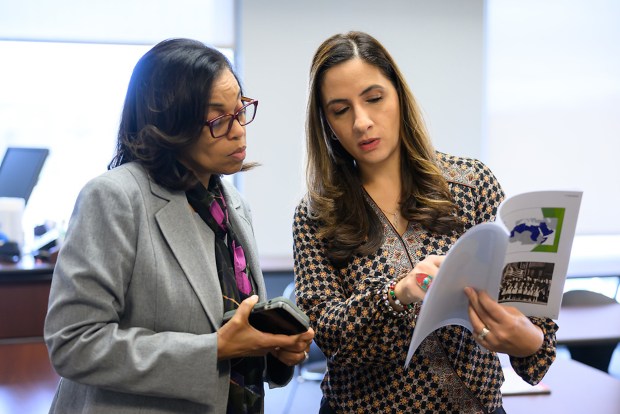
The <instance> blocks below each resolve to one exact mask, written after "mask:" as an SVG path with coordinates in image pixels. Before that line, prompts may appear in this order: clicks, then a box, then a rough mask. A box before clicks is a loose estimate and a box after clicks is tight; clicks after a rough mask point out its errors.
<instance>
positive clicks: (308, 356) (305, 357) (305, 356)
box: [304, 351, 310, 361]
mask: <svg viewBox="0 0 620 414" xmlns="http://www.w3.org/2000/svg"><path fill="white" fill-rule="evenodd" d="M308 358H310V355H308V353H307V352H306V351H304V361H307V360H308Z"/></svg>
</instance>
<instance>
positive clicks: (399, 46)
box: [237, 0, 484, 267]
mask: <svg viewBox="0 0 620 414" xmlns="http://www.w3.org/2000/svg"><path fill="white" fill-rule="evenodd" d="M238 5H239V7H240V10H239V11H240V19H241V21H240V27H241V31H240V36H239V38H238V41H239V46H240V52H241V54H240V56H239V57H238V58H237V61H238V62H239V63H241V64H242V68H241V75H242V78H243V82H244V86H245V91H246V93H247V94H249V95H250V96H251V97H253V98H256V99H259V101H260V103H259V108H258V113H257V118H256V120H255V121H254V123H252V124H251V125H250V126H249V127H248V132H247V134H248V155H249V157H248V159H251V160H255V161H258V162H260V163H262V167H259V168H257V169H255V170H253V171H251V172H249V173H245V174H243V177H242V182H243V192H244V194H245V195H246V197H247V199H248V200H249V202H250V203H251V205H252V210H253V216H254V226H255V230H256V236H257V239H258V245H259V248H260V251H261V254H262V256H263V258H264V262H265V263H267V266H268V267H269V263H272V260H273V259H282V260H283V261H284V263H285V264H290V262H291V257H292V243H293V241H292V218H293V213H294V208H295V206H296V204H297V202H298V201H299V199H300V198H301V197H302V196H303V193H304V192H305V177H304V168H305V164H304V152H305V146H304V145H305V144H304V121H305V107H306V97H307V84H308V71H309V69H310V60H311V58H312V55H313V53H314V51H315V50H316V48H317V47H318V46H319V44H320V43H321V42H322V41H323V40H325V39H326V38H327V37H329V36H331V35H332V34H335V33H339V32H345V31H349V30H362V31H366V32H368V33H370V34H372V35H373V36H375V37H376V38H377V39H379V40H380V41H381V42H382V43H383V44H384V45H385V46H386V47H387V49H388V50H389V51H390V53H391V54H392V55H393V56H394V58H395V59H396V61H397V62H398V64H399V66H400V69H401V70H402V71H403V73H404V74H405V76H406V78H407V80H408V82H409V85H410V87H411V88H412V90H413V92H414V94H415V95H416V97H417V99H418V101H419V104H420V105H421V107H422V109H423V110H424V112H425V115H426V118H427V123H428V127H429V130H430V132H431V136H432V138H433V140H434V143H435V146H436V147H437V148H438V149H439V150H442V151H445V152H450V153H454V154H459V155H466V156H473V157H479V156H481V154H482V146H481V145H482V135H483V125H482V118H483V115H482V110H483V92H484V87H483V75H484V73H483V72H484V71H483V46H484V40H483V35H484V33H483V29H484V24H483V18H484V16H483V13H484V1H482V0H476V1H471V0H470V1H461V0H442V1H424V0H395V1H384V2H377V1H375V0H343V1H338V2H334V1H330V0H313V1H282V0H261V1H256V0H240V1H239V2H238Z"/></svg>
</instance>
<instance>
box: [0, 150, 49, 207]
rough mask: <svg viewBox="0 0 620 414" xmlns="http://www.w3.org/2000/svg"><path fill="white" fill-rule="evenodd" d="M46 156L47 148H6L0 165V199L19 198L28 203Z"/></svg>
mask: <svg viewBox="0 0 620 414" xmlns="http://www.w3.org/2000/svg"><path fill="white" fill-rule="evenodd" d="M48 154H49V149H47V148H18V147H9V148H7V149H6V152H5V153H4V158H3V159H2V164H0V197H19V198H23V199H24V203H28V199H29V198H30V194H32V190H33V189H34V186H35V185H36V183H37V180H38V179H39V174H40V173H41V169H42V168H43V164H44V163H45V159H46V158H47V156H48Z"/></svg>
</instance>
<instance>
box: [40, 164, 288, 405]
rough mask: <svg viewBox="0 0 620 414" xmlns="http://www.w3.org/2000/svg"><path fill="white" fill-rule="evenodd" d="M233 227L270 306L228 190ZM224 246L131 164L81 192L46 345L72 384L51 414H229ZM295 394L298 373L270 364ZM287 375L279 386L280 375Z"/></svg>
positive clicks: (251, 243)
mask: <svg viewBox="0 0 620 414" xmlns="http://www.w3.org/2000/svg"><path fill="white" fill-rule="evenodd" d="M224 187H225V188H224V191H225V198H226V202H227V205H228V207H229V217H230V221H231V223H232V225H233V226H234V228H235V231H236V233H237V235H238V237H239V239H240V240H239V241H240V243H241V244H242V245H243V247H244V250H245V252H246V257H247V261H248V264H249V266H250V268H251V272H252V276H253V278H254V284H255V286H256V287H257V289H258V294H259V296H260V299H261V300H264V299H266V291H265V284H264V281H263V277H262V272H261V269H260V266H259V260H258V252H257V248H256V244H255V240H254V236H253V230H252V223H251V219H250V211H249V208H248V206H247V205H246V204H245V203H244V201H243V200H242V199H241V197H240V196H239V194H238V193H237V192H236V190H235V189H234V187H233V186H231V185H229V184H227V183H225V185H224ZM214 251H215V248H214V234H213V232H212V231H211V229H210V228H209V227H208V226H207V225H206V224H205V223H204V222H203V221H202V220H201V219H200V217H199V216H198V215H197V214H196V213H195V212H194V211H193V210H192V209H191V207H190V206H189V204H188V202H187V199H186V197H185V193H184V192H181V191H179V192H171V191H168V190H166V189H165V188H163V187H161V186H159V185H158V184H156V183H155V182H153V181H152V180H151V179H149V177H148V175H147V173H146V171H145V170H144V169H143V168H142V167H141V166H140V165H138V164H135V163H129V164H125V165H123V166H121V167H118V168H115V169H113V170H111V171H108V172H106V173H104V174H103V175H101V176H99V177H97V178H95V179H93V180H92V181H90V182H89V183H88V184H87V185H86V186H85V187H84V189H83V190H82V191H81V193H80V195H79V197H78V200H77V202H76V206H75V210H74V212H73V215H72V217H71V220H70V223H69V228H68V230H67V233H66V236H65V240H64V244H63V246H62V247H61V251H60V254H59V257H58V263H57V264H56V268H55V270H54V276H53V280H52V288H51V293H50V301H49V308H48V313H47V318H46V320H45V332H44V335H45V341H46V344H47V347H48V350H49V354H50V358H51V361H52V364H53V366H54V368H55V369H56V371H57V372H58V373H59V375H60V376H61V377H63V378H62V379H61V381H60V384H59V386H58V390H57V392H56V395H55V397H54V401H53V403H52V407H51V409H50V412H51V413H63V414H64V413H106V414H110V413H224V412H225V411H226V400H227V396H228V384H229V371H230V366H229V362H228V361H218V360H217V334H216V333H215V332H216V331H217V329H218V328H219V327H220V326H221V323H222V315H223V313H224V309H223V305H222V294H221V290H220V285H219V280H218V276H217V270H216V265H215V255H214ZM270 374H272V375H271V378H275V377H277V378H279V380H274V381H275V382H277V383H278V385H285V384H286V383H287V382H288V381H289V380H290V378H291V377H292V374H293V368H292V367H286V366H285V365H283V364H281V363H279V362H278V361H274V360H272V359H271V358H268V363H267V370H266V376H267V378H266V379H267V380H269V377H270ZM276 374H277V375H276Z"/></svg>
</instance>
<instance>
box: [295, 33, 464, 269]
mask: <svg viewBox="0 0 620 414" xmlns="http://www.w3.org/2000/svg"><path fill="white" fill-rule="evenodd" d="M356 58H357V59H361V60H363V61H364V62H366V63H368V64H371V65H373V66H375V67H377V68H379V70H380V71H381V72H382V73H383V74H384V75H385V77H387V78H388V79H389V80H390V82H391V83H392V85H393V86H394V88H395V89H396V91H397V93H398V100H399V106H400V119H401V120H402V122H401V127H400V137H401V155H402V156H401V173H402V174H401V176H402V180H403V183H402V194H401V197H400V200H401V203H400V206H401V214H402V215H403V217H405V218H407V220H409V221H413V222H415V223H418V224H419V225H421V226H423V227H424V228H426V229H427V230H429V231H434V232H439V233H445V234H449V233H450V232H452V231H453V230H456V229H459V228H461V227H462V224H461V223H460V222H459V221H458V219H457V218H456V216H455V212H456V206H455V204H454V201H453V200H452V196H451V193H450V190H449V187H448V183H447V181H446V180H445V179H444V177H443V175H442V172H441V170H440V168H439V167H438V166H437V163H436V158H435V150H434V148H433V146H432V144H431V141H430V139H429V137H428V133H427V131H426V127H425V126H424V120H423V117H422V114H421V111H420V109H419V108H418V105H417V103H416V101H415V99H414V97H413V94H412V93H411V91H410V89H409V87H408V86H407V82H406V81H405V78H404V77H403V75H402V74H401V72H400V70H399V69H398V67H397V65H396V63H395V62H394V60H393V59H392V57H391V56H390V54H389V53H388V51H387V50H386V49H385V48H384V47H383V46H382V45H381V44H380V43H379V42H378V41H377V40H376V39H375V38H373V37H372V36H370V35H368V34H366V33H362V32H349V33H345V34H337V35H334V36H332V37H330V38H329V39H327V40H325V41H324V42H323V43H322V44H321V45H320V46H319V48H318V49H317V51H316V53H315V55H314V57H313V59H312V66H311V69H310V96H309V100H308V108H307V110H308V113H307V120H306V138H307V143H306V144H307V153H308V160H307V185H308V201H309V204H310V205H309V207H310V212H311V214H312V216H313V218H314V219H316V220H317V221H318V222H319V223H320V228H319V237H323V238H326V239H327V243H328V249H327V251H328V252H327V254H328V257H329V258H330V260H331V261H332V263H333V264H335V265H336V266H340V265H343V264H344V263H345V262H346V261H347V260H348V259H349V258H350V257H351V255H353V254H355V253H359V254H370V253H373V252H375V251H376V250H377V249H378V248H379V247H380V246H381V243H382V241H383V227H382V226H381V223H380V221H379V217H378V216H377V215H376V214H375V213H374V212H373V211H374V210H373V209H372V208H371V206H370V205H369V204H368V202H367V201H366V198H365V195H364V190H363V186H362V183H361V180H360V177H359V174H358V170H357V166H356V164H355V160H354V159H353V158H352V157H351V155H350V154H349V153H348V152H347V151H346V150H345V149H344V148H343V147H342V145H341V144H340V142H339V141H338V140H334V139H331V133H330V131H331V129H330V127H329V125H328V124H327V119H326V118H325V115H324V114H323V111H322V109H321V102H322V100H321V85H322V82H323V78H324V75H325V72H326V71H327V70H329V69H330V68H332V67H334V66H336V65H339V64H341V63H343V62H346V61H348V60H351V59H356Z"/></svg>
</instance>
